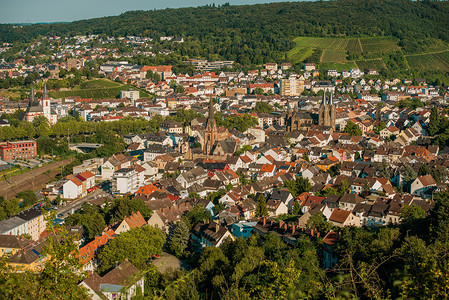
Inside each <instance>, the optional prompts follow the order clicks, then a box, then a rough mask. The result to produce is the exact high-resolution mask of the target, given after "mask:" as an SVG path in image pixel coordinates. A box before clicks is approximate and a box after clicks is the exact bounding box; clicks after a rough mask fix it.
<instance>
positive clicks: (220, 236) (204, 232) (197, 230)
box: [190, 221, 234, 252]
mask: <svg viewBox="0 0 449 300" xmlns="http://www.w3.org/2000/svg"><path fill="white" fill-rule="evenodd" d="M227 238H230V239H231V240H234V237H233V236H232V234H231V233H230V232H229V231H228V229H227V228H226V227H224V226H220V225H219V224H218V223H215V222H211V223H205V222H203V221H200V222H198V224H196V225H195V227H194V228H193V230H192V234H191V235H190V241H191V245H192V249H193V250H194V251H195V252H201V251H202V250H203V248H204V247H220V246H221V244H223V242H224V241H225V240H226V239H227Z"/></svg>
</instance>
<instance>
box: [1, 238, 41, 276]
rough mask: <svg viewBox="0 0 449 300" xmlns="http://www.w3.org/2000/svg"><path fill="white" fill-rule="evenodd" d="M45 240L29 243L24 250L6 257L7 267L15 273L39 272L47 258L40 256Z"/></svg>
mask: <svg viewBox="0 0 449 300" xmlns="http://www.w3.org/2000/svg"><path fill="white" fill-rule="evenodd" d="M46 244H47V239H45V238H44V239H40V240H39V241H37V242H34V243H29V244H27V245H26V246H25V247H24V248H22V249H20V250H19V251H16V252H15V253H14V254H13V255H12V256H10V257H8V259H7V260H6V263H7V265H8V266H10V267H12V268H14V269H16V270H17V271H19V272H20V271H25V270H27V271H33V272H38V271H41V270H42V268H43V267H44V264H45V262H46V261H47V259H48V257H47V256H45V255H42V251H43V248H44V246H45V245H46Z"/></svg>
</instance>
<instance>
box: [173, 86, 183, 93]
mask: <svg viewBox="0 0 449 300" xmlns="http://www.w3.org/2000/svg"><path fill="white" fill-rule="evenodd" d="M184 92H185V89H184V86H182V85H177V86H176V88H175V93H178V94H182V93H184Z"/></svg>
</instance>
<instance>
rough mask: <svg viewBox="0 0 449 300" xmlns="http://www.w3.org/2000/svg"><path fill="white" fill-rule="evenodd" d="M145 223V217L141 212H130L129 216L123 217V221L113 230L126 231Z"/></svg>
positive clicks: (116, 231)
mask: <svg viewBox="0 0 449 300" xmlns="http://www.w3.org/2000/svg"><path fill="white" fill-rule="evenodd" d="M146 224H147V222H145V219H144V218H143V217H142V214H141V213H140V212H139V211H138V212H135V213H133V214H131V215H130V216H129V217H126V218H125V219H123V221H122V222H121V223H120V225H119V226H118V227H117V229H116V230H115V234H120V233H122V232H126V231H128V230H130V229H133V228H136V227H142V226H143V225H146Z"/></svg>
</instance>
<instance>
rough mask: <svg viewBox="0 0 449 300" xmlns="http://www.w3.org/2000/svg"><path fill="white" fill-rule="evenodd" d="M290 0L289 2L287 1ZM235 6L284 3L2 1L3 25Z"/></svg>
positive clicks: (231, 0) (0, 17)
mask: <svg viewBox="0 0 449 300" xmlns="http://www.w3.org/2000/svg"><path fill="white" fill-rule="evenodd" d="M283 1H286V0H283ZM226 2H229V3H230V4H234V5H241V4H256V3H271V2H282V0H218V1H216V0H189V1H186V0H0V23H39V22H61V21H75V20H82V19H91V18H96V17H104V16H115V15H119V14H121V13H123V12H126V11H129V10H152V9H164V8H176V7H191V6H200V5H205V4H212V3H215V4H216V5H218V4H223V3H226Z"/></svg>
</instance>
